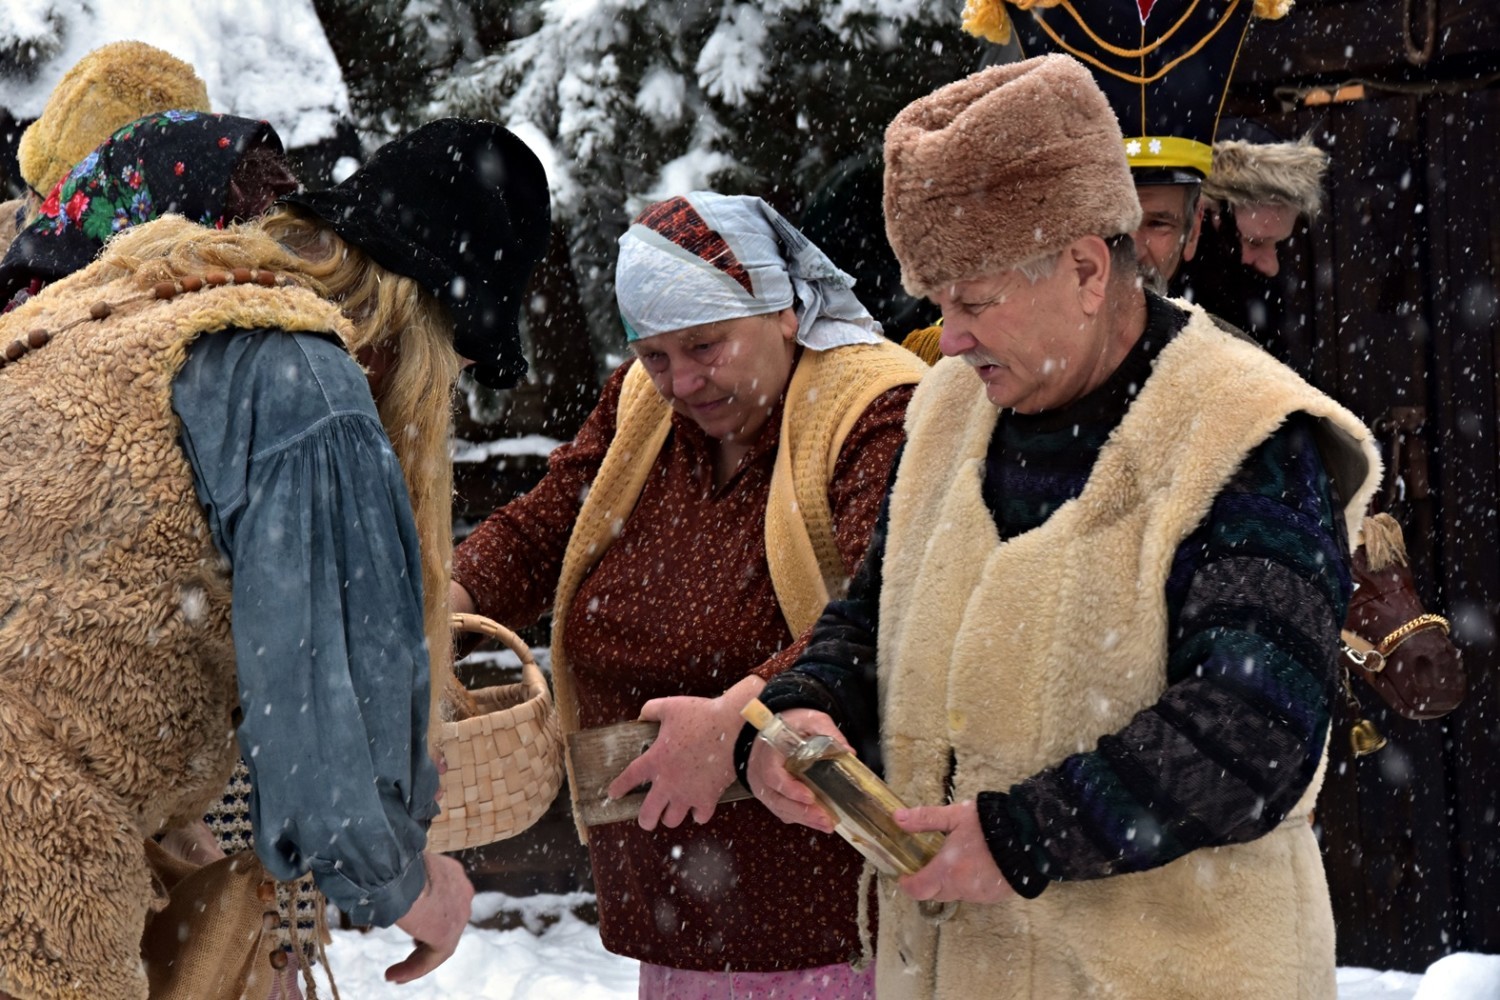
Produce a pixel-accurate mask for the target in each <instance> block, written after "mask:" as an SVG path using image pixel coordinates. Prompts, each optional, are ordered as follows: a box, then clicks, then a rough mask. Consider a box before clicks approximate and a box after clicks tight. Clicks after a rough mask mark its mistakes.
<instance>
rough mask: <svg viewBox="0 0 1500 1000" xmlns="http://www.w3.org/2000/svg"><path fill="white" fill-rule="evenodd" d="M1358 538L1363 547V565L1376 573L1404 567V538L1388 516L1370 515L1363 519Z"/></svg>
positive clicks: (1397, 524)
mask: <svg viewBox="0 0 1500 1000" xmlns="http://www.w3.org/2000/svg"><path fill="white" fill-rule="evenodd" d="M1360 536H1361V538H1362V540H1363V543H1364V547H1365V564H1366V565H1368V566H1369V567H1370V572H1372V573H1378V572H1380V571H1381V570H1383V569H1385V568H1387V567H1389V566H1392V565H1399V566H1405V565H1406V564H1407V562H1406V538H1405V536H1404V535H1402V533H1401V525H1400V523H1399V522H1397V520H1396V519H1395V518H1394V517H1392V516H1391V515H1389V514H1372V515H1371V516H1369V517H1367V518H1365V523H1364V527H1363V528H1362V529H1361V531H1360Z"/></svg>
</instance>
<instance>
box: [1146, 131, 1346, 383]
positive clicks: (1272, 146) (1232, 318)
mask: <svg viewBox="0 0 1500 1000" xmlns="http://www.w3.org/2000/svg"><path fill="white" fill-rule="evenodd" d="M1223 131H1225V132H1227V133H1228V134H1229V137H1227V138H1223V139H1220V140H1219V141H1217V142H1215V143H1214V169H1213V173H1211V174H1210V175H1209V177H1208V179H1207V180H1206V181H1204V182H1203V196H1204V199H1205V202H1206V204H1207V209H1208V211H1207V216H1206V219H1205V221H1204V225H1203V236H1202V240H1201V241H1200V244H1199V248H1198V255H1197V257H1196V258H1195V259H1194V260H1192V261H1190V262H1189V263H1188V264H1186V265H1185V266H1184V267H1183V268H1182V270H1181V271H1179V272H1178V274H1177V275H1176V277H1175V278H1174V280H1173V282H1172V286H1171V287H1172V291H1173V293H1174V294H1176V295H1182V296H1186V297H1187V298H1190V299H1191V300H1192V301H1194V302H1196V303H1197V304H1199V305H1201V306H1202V307H1203V308H1205V309H1207V310H1208V311H1209V312H1211V313H1213V314H1214V315H1216V316H1220V317H1222V318H1223V319H1225V320H1227V321H1228V322H1230V323H1232V324H1234V325H1235V326H1237V327H1239V328H1240V329H1242V330H1244V331H1245V332H1246V333H1248V334H1250V336H1251V337H1252V338H1253V339H1254V340H1255V341H1256V343H1258V344H1260V345H1261V346H1262V347H1264V348H1266V349H1267V350H1269V351H1270V352H1271V353H1272V354H1274V355H1275V356H1276V357H1278V358H1282V359H1283V360H1285V358H1286V353H1287V352H1286V344H1285V343H1284V342H1283V340H1284V338H1283V330H1282V309H1283V304H1284V302H1285V300H1286V290H1285V288H1284V284H1285V280H1284V279H1283V278H1282V275H1281V270H1282V259H1281V254H1282V252H1283V245H1284V244H1285V243H1286V241H1287V240H1288V239H1290V237H1291V235H1292V233H1293V232H1294V231H1295V230H1296V227H1297V223H1298V221H1299V220H1300V219H1303V218H1308V219H1311V218H1313V217H1315V216H1316V215H1317V214H1318V211H1319V209H1320V208H1321V207H1322V203H1323V175H1324V173H1325V172H1326V171H1327V169H1328V154H1327V153H1325V152H1323V150H1321V149H1319V148H1318V147H1317V146H1315V145H1313V143H1312V141H1311V139H1310V138H1307V137H1304V138H1303V139H1300V140H1298V141H1296V142H1281V141H1278V140H1277V139H1276V137H1275V136H1274V135H1272V134H1271V133H1270V132H1269V131H1267V130H1266V129H1264V128H1262V127H1260V126H1258V125H1255V124H1254V123H1251V122H1240V121H1235V122H1226V123H1225V128H1224V130H1223Z"/></svg>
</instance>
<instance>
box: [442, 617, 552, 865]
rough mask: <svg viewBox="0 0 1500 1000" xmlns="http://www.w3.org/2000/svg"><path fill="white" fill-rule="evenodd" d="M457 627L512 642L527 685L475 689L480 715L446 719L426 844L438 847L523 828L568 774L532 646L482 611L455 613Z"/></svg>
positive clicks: (474, 843) (480, 841)
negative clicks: (442, 767) (435, 810)
mask: <svg viewBox="0 0 1500 1000" xmlns="http://www.w3.org/2000/svg"><path fill="white" fill-rule="evenodd" d="M453 627H454V629H456V630H458V631H463V632H478V633H480V634H482V635H487V636H490V637H491V638H495V639H499V640H500V641H501V642H503V643H504V644H505V645H506V646H508V647H510V649H511V650H513V651H514V652H515V654H516V655H517V656H519V657H520V658H521V683H519V684H505V685H501V686H499V687H490V688H481V689H480V690H478V691H471V692H469V694H470V696H471V697H472V698H473V700H474V703H475V704H476V705H477V706H478V709H479V713H480V714H477V715H473V716H471V717H469V718H463V719H459V720H457V721H454V722H444V723H443V724H442V728H441V736H440V739H439V743H438V745H439V747H440V749H441V750H442V752H443V757H444V759H445V760H446V761H447V763H448V770H447V773H445V774H444V775H443V777H442V785H443V798H442V806H443V811H442V812H441V813H440V814H439V815H438V817H437V819H435V820H433V821H432V829H431V830H430V831H429V832H428V834H427V849H428V850H430V851H439V852H443V851H458V850H462V849H464V848H468V847H479V846H482V845H484V844H492V843H494V842H495V841H497V840H504V839H505V838H506V837H514V836H515V835H516V834H518V833H521V832H522V831H523V830H525V829H527V828H528V827H530V826H531V824H533V823H535V822H536V821H537V820H538V819H540V818H541V816H542V814H543V813H545V812H546V811H547V807H548V806H550V805H551V804H552V800H553V799H554V798H556V797H557V790H558V789H559V788H560V787H562V780H563V741H562V728H561V725H560V723H559V722H558V718H557V708H556V707H555V706H554V705H553V702H552V694H551V692H550V691H548V690H547V679H546V678H545V677H543V676H542V671H541V669H540V668H539V667H538V666H537V665H536V660H534V659H533V658H532V656H531V650H530V649H529V648H527V646H526V644H525V643H524V642H522V641H521V639H520V638H519V637H518V636H517V635H516V634H515V633H514V632H512V631H510V629H507V628H505V627H504V626H503V625H499V624H497V623H496V622H493V621H490V619H488V618H483V617H481V616H479V615H454V616H453Z"/></svg>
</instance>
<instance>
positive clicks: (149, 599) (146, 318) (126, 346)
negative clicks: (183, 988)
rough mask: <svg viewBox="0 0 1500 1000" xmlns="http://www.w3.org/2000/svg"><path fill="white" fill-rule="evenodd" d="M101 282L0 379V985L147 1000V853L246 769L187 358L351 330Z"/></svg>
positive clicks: (246, 299)
mask: <svg viewBox="0 0 1500 1000" xmlns="http://www.w3.org/2000/svg"><path fill="white" fill-rule="evenodd" d="M100 270H101V268H100V265H97V264H96V265H95V266H94V267H91V268H89V269H87V270H85V271H84V272H82V273H80V274H78V275H75V276H74V277H73V278H72V279H69V280H67V281H63V282H59V283H57V284H55V285H53V286H51V287H50V288H48V289H47V290H46V292H45V293H44V294H43V295H41V296H38V297H37V298H35V299H33V300H31V301H30V302H28V303H27V304H26V305H25V306H23V307H22V308H20V309H18V310H16V311H15V312H13V313H12V314H10V315H9V316H7V317H5V320H4V321H3V322H0V339H3V341H4V342H6V343H9V342H10V341H12V340H13V339H15V338H16V337H18V336H20V337H24V336H25V332H26V331H30V330H35V329H42V330H47V331H50V332H52V334H53V336H52V339H51V341H50V343H47V344H46V345H45V346H42V347H40V348H38V349H35V350H32V351H31V352H30V353H28V354H26V355H25V356H24V357H22V358H21V359H20V360H19V361H16V362H14V363H11V364H9V365H7V366H5V367H4V368H3V369H0V456H3V462H0V566H4V567H5V571H4V573H0V798H3V801H5V803H6V806H5V809H4V814H5V815H4V820H3V822H0V927H5V928H8V930H6V932H5V933H4V935H3V936H0V990H7V991H10V992H17V993H19V994H20V995H22V996H27V997H33V996H35V997H45V998H54V997H75V996H76V997H89V998H91V1000H114V998H137V997H144V996H145V995H146V992H145V979H144V977H143V975H142V974H141V971H140V962H139V955H140V937H141V931H142V927H143V923H144V918H145V913H146V910H147V908H148V906H150V905H152V904H153V900H154V898H155V897H154V895H153V891H152V885H151V880H150V876H149V873H148V871H147V867H146V864H145V860H144V856H143V851H142V837H143V836H144V835H149V834H151V833H154V832H156V831H158V830H160V829H161V828H162V827H163V826H165V825H167V824H169V823H171V822H173V821H176V820H181V819H185V818H196V817H198V816H201V815H202V814H203V811H204V808H205V807H206V806H207V805H208V804H209V803H210V802H211V801H212V800H213V799H214V797H216V796H217V795H218V794H219V793H220V792H222V790H223V788H224V784H225V781H226V779H227V778H228V775H229V772H230V768H231V766H232V765H233V763H234V760H235V757H236V752H235V748H234V731H233V726H232V724H231V719H230V713H231V711H232V710H233V707H234V705H235V701H236V686H235V673H234V653H233V646H232V643H231V635H230V587H229V577H228V574H227V572H226V566H225V564H224V562H223V560H222V559H221V558H220V556H219V554H218V553H217V551H216V550H215V548H214V545H213V542H212V539H211V537H210V533H209V528H208V524H207V521H206V519H205V517H204V514H203V511H202V509H201V507H200V506H199V504H198V500H197V496H196V493H195V490H194V486H193V479H192V473H191V470H190V467H189V465H188V462H187V460H186V458H185V456H184V454H183V451H182V446H181V444H180V443H179V438H178V434H179V428H178V421H177V418H176V416H175V414H174V413H173V412H172V382H173V379H174V378H175V377H176V375H177V374H178V372H179V371H180V370H181V368H182V366H183V364H184V363H185V361H186V351H187V348H188V345H189V344H190V343H191V342H192V341H193V339H194V338H195V337H197V336H198V335H200V334H205V333H210V332H214V331H219V330H223V329H226V328H230V327H237V328H276V329H282V330H291V331H327V332H330V333H336V334H338V335H340V336H343V335H345V334H347V332H348V329H349V328H348V325H347V323H346V322H345V321H344V320H343V319H342V317H341V316H340V315H339V313H338V311H337V309H336V308H335V307H334V306H332V305H331V304H329V303H326V302H324V301H323V300H321V299H320V298H318V297H317V296H316V295H314V294H313V293H312V292H309V291H305V290H301V289H295V288H277V289H267V288H261V287H258V286H253V285H246V286H225V287H217V288H215V287H208V288H205V289H204V290H202V291H199V292H196V293H185V294H181V295H178V296H177V297H176V298H172V299H168V300H156V299H154V298H152V297H151V296H150V293H149V292H147V293H144V294H143V293H141V292H140V291H139V290H138V289H137V288H135V287H133V286H132V285H130V284H129V283H128V281H126V280H119V281H114V282H110V283H103V282H101V281H99V280H97V279H96V278H95V275H96V274H98V273H99V271H100ZM99 302H108V303H113V304H115V307H114V311H113V312H112V314H110V315H108V316H107V317H106V318H103V319H99V320H92V319H89V316H90V307H91V306H92V305H94V304H95V303H99ZM80 320H81V321H82V322H78V321H80ZM75 323H76V325H70V324H75Z"/></svg>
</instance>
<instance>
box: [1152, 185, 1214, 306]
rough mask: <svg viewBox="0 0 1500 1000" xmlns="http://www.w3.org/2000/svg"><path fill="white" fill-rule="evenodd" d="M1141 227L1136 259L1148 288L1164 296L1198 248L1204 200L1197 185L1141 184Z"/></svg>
mask: <svg viewBox="0 0 1500 1000" xmlns="http://www.w3.org/2000/svg"><path fill="white" fill-rule="evenodd" d="M1135 193H1136V197H1137V198H1139V199H1140V202H1141V228H1140V229H1137V230H1136V231H1135V249H1136V258H1137V259H1138V260H1139V261H1140V264H1141V276H1142V277H1143V278H1144V279H1145V281H1146V287H1147V288H1149V289H1151V290H1152V291H1153V292H1156V293H1157V294H1165V292H1166V289H1167V282H1169V281H1171V280H1172V277H1173V276H1174V275H1176V273H1177V269H1178V268H1179V267H1181V266H1182V262H1183V261H1185V260H1192V259H1193V253H1194V252H1195V251H1196V250H1197V249H1198V234H1199V231H1200V226H1201V225H1202V222H1203V201H1202V199H1201V198H1199V197H1198V193H1199V187H1198V185H1197V184H1139V185H1137V186H1136V189H1135Z"/></svg>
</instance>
